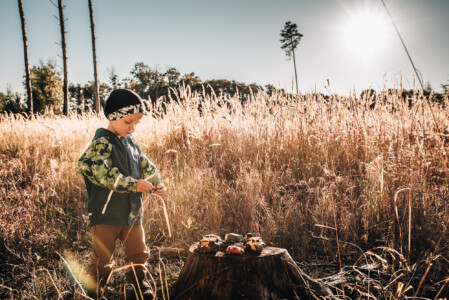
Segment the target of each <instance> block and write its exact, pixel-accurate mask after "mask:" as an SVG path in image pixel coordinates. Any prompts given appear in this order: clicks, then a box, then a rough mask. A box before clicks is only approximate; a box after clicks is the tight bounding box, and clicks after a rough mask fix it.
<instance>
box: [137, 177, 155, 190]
mask: <svg viewBox="0 0 449 300" xmlns="http://www.w3.org/2000/svg"><path fill="white" fill-rule="evenodd" d="M152 190H154V186H153V185H152V184H151V183H149V182H148V181H146V180H143V179H139V180H137V189H136V191H137V192H138V193H148V192H150V191H152Z"/></svg>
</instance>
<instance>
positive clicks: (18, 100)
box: [0, 88, 25, 114]
mask: <svg viewBox="0 0 449 300" xmlns="http://www.w3.org/2000/svg"><path fill="white" fill-rule="evenodd" d="M24 110H25V107H24V103H23V101H22V97H21V96H20V94H19V93H14V92H13V91H12V90H11V88H7V90H6V94H4V93H1V92H0V112H2V113H3V112H8V113H13V114H17V113H21V112H23V111H24Z"/></svg>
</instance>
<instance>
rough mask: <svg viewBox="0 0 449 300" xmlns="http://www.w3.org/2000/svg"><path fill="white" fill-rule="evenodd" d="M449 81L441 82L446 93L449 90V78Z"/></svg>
mask: <svg viewBox="0 0 449 300" xmlns="http://www.w3.org/2000/svg"><path fill="white" fill-rule="evenodd" d="M447 82H448V83H447V84H443V83H442V84H441V88H442V89H443V91H444V92H445V93H447V92H449V80H448V81H447Z"/></svg>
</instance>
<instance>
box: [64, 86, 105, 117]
mask: <svg viewBox="0 0 449 300" xmlns="http://www.w3.org/2000/svg"><path fill="white" fill-rule="evenodd" d="M111 90H112V88H111V87H110V86H109V85H108V84H106V83H100V86H99V92H98V95H99V97H100V106H101V107H104V104H105V103H106V99H107V96H108V95H109V93H110V92H111ZM69 93H70V99H71V102H72V103H73V106H74V107H73V109H76V111H77V112H78V113H82V112H88V111H93V110H94V90H93V82H92V81H89V82H88V83H87V84H85V85H82V84H79V83H78V84H76V85H75V84H73V83H71V84H70V85H69Z"/></svg>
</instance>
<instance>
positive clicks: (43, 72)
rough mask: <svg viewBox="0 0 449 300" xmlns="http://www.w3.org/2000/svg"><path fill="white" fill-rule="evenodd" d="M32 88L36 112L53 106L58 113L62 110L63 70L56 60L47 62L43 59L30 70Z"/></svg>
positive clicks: (41, 111)
mask: <svg viewBox="0 0 449 300" xmlns="http://www.w3.org/2000/svg"><path fill="white" fill-rule="evenodd" d="M30 74H31V75H30V76H31V89H32V92H33V108H34V112H36V113H43V112H45V109H46V108H48V107H53V108H54V111H55V112H56V113H61V112H62V104H63V101H64V98H63V91H62V85H63V83H62V79H61V71H60V70H59V69H58V66H57V64H56V62H55V61H54V60H51V59H49V60H48V61H47V63H44V62H43V61H42V60H41V61H40V63H39V64H38V65H36V66H33V67H32V68H31V70H30Z"/></svg>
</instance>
